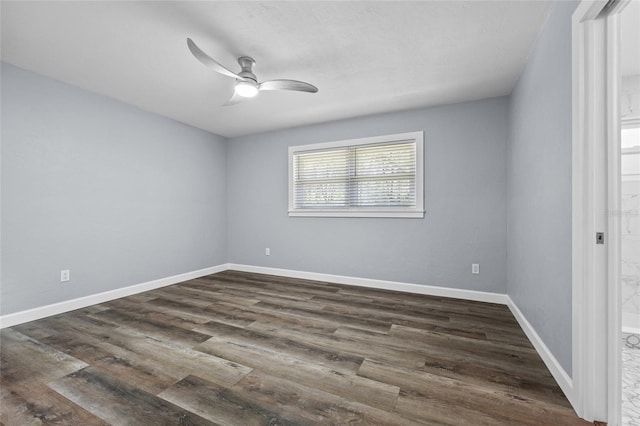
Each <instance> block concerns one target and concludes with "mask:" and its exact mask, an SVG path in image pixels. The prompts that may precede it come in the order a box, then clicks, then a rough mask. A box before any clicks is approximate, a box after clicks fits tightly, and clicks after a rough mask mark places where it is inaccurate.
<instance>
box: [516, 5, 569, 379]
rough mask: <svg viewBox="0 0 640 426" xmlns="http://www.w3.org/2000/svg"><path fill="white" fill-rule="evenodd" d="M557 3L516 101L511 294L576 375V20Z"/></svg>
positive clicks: (523, 74)
mask: <svg viewBox="0 0 640 426" xmlns="http://www.w3.org/2000/svg"><path fill="white" fill-rule="evenodd" d="M576 6H577V2H568V1H567V2H556V3H555V4H554V5H553V8H552V10H551V12H550V15H549V18H548V20H547V22H546V24H545V26H544V28H543V30H542V31H541V33H540V35H539V36H538V40H537V42H536V44H535V46H534V48H533V50H532V52H531V53H530V55H529V60H528V62H527V65H526V66H525V68H524V70H523V72H522V74H521V76H520V79H519V80H518V82H517V84H516V87H515V89H514V90H513V92H512V94H511V98H510V104H509V157H508V176H507V181H508V197H507V216H508V222H507V235H508V239H507V241H508V243H507V253H508V256H507V259H508V261H507V293H508V294H509V296H511V299H513V301H514V302H515V303H516V305H517V306H518V307H519V308H520V310H521V311H522V313H523V314H524V315H525V317H526V318H527V319H528V320H529V322H530V323H531V325H533V327H534V328H535V329H536V331H537V333H538V334H539V335H540V337H541V338H542V340H543V341H544V342H545V344H546V345H547V347H548V348H549V349H550V350H551V352H552V353H553V355H554V356H555V357H556V359H557V360H558V361H559V362H560V364H561V365H562V367H563V368H564V369H565V370H566V371H567V373H569V374H571V15H572V13H573V11H574V10H575V8H576Z"/></svg>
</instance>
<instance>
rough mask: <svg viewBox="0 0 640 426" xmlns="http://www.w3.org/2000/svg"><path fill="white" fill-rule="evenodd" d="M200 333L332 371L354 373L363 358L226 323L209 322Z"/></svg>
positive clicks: (202, 327) (201, 327)
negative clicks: (283, 354)
mask: <svg viewBox="0 0 640 426" xmlns="http://www.w3.org/2000/svg"><path fill="white" fill-rule="evenodd" d="M198 331H200V332H202V333H207V334H210V335H211V336H213V337H215V338H216V340H221V339H224V340H225V341H226V342H232V343H233V344H234V345H237V346H243V347H255V348H257V350H267V351H272V352H276V353H277V352H280V353H286V354H288V355H290V356H292V357H295V358H297V359H300V360H304V361H306V362H308V363H311V364H317V365H321V366H325V367H327V368H330V369H332V370H335V371H340V372H343V373H347V374H348V373H352V374H355V373H356V372H357V371H358V369H359V368H360V364H361V363H362V361H363V359H364V358H362V357H356V356H348V355H340V354H338V353H337V352H335V351H329V350H326V349H322V348H318V347H316V346H313V345H308V344H305V343H303V342H299V341H296V340H291V339H286V338H282V337H277V336H273V335H270V334H268V333H259V332H257V331H253V330H246V329H242V328H238V327H233V326H230V325H226V324H221V323H215V322H209V323H206V324H203V325H202V326H200V327H199V328H198Z"/></svg>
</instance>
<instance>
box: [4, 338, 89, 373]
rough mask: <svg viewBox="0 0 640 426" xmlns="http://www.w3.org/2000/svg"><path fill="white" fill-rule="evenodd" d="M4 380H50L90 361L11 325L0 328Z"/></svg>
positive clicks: (75, 369)
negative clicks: (61, 349)
mask: <svg viewBox="0 0 640 426" xmlns="http://www.w3.org/2000/svg"><path fill="white" fill-rule="evenodd" d="M0 339H1V341H2V346H0V359H1V366H2V370H1V371H2V383H3V385H6V384H7V383H17V382H20V381H22V382H26V381H29V382H32V383H46V382H48V381H50V380H53V379H56V378H58V377H62V376H64V375H67V374H69V373H71V372H73V371H77V370H80V369H82V368H85V367H86V366H87V365H88V364H87V363H85V362H83V361H80V360H79V359H76V358H74V357H72V356H70V355H68V354H66V353H64V352H61V351H59V350H57V349H54V348H52V347H51V346H49V345H46V344H43V343H42V342H40V341H38V340H35V339H32V338H30V337H27V336H25V335H24V334H22V333H19V332H17V331H15V330H12V329H11V328H8V329H3V330H2V331H1V332H0Z"/></svg>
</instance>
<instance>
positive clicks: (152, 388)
mask: <svg viewBox="0 0 640 426" xmlns="http://www.w3.org/2000/svg"><path fill="white" fill-rule="evenodd" d="M43 343H45V344H47V345H49V346H51V347H54V348H56V349H61V350H64V351H65V352H66V353H67V354H69V355H72V356H73V357H75V358H77V359H79V360H81V361H84V362H86V363H87V364H88V365H91V366H93V367H94V368H96V369H98V370H101V371H103V372H105V373H107V374H109V375H111V376H113V377H115V378H118V379H120V380H124V381H127V382H128V383H130V384H132V385H134V386H136V387H138V388H140V389H142V390H144V391H146V392H149V393H152V394H156V393H158V392H162V391H163V390H164V389H166V388H167V387H168V386H171V385H172V384H173V383H175V382H176V381H177V380H179V379H180V378H182V376H183V375H182V374H177V375H171V374H167V369H166V368H163V366H161V365H159V364H157V363H154V362H150V361H149V359H148V358H147V357H145V356H143V355H139V354H137V353H135V352H131V351H128V350H126V349H123V348H120V347H118V346H115V345H112V344H110V343H108V342H105V341H103V340H100V339H96V338H93V337H91V336H88V335H83V334H77V333H59V334H56V335H54V336H49V337H48V338H46V339H43ZM170 372H171V371H169V373H170Z"/></svg>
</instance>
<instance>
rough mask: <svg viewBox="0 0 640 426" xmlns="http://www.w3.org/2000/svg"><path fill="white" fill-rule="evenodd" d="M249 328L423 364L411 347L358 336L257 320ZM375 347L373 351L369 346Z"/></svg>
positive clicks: (320, 345)
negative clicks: (320, 332)
mask: <svg viewBox="0 0 640 426" xmlns="http://www.w3.org/2000/svg"><path fill="white" fill-rule="evenodd" d="M249 328H250V329H251V330H257V331H261V332H264V333H269V334H272V335H274V336H279V337H289V338H291V339H293V340H297V341H299V342H304V343H305V344H307V345H310V346H314V347H317V348H320V349H325V350H338V351H339V352H338V353H340V354H345V355H351V356H356V357H362V358H366V357H370V358H372V359H376V360H379V361H383V362H388V363H391V364H398V365H402V366H405V367H409V368H420V367H421V366H423V365H424V362H425V356H424V355H423V354H421V353H418V352H416V351H414V350H413V348H411V347H404V348H402V347H398V346H395V347H393V346H389V345H372V344H371V343H370V342H369V341H368V339H366V338H360V339H353V338H351V337H340V336H336V335H329V336H322V335H313V334H309V333H305V332H303V331H297V330H293V329H288V328H284V327H283V328H275V329H274V328H273V327H270V326H268V325H267V326H264V325H263V324H261V323H260V322H259V321H256V322H255V323H254V324H252V325H251V326H250V327H249ZM357 330H358V331H359V332H360V333H361V335H366V336H371V339H372V340H373V339H375V338H378V336H383V337H384V335H381V334H380V333H376V332H372V331H367V330H359V329H357ZM372 347H375V351H372V350H371V348H372Z"/></svg>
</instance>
